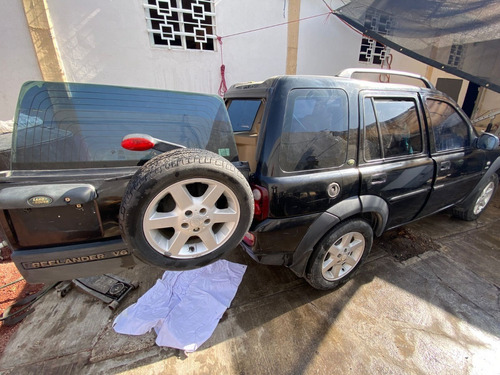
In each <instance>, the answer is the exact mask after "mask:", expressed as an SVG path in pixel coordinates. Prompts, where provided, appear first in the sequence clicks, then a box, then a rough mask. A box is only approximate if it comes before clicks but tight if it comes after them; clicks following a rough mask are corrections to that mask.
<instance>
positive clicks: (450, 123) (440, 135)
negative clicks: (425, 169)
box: [427, 99, 470, 151]
mask: <svg viewBox="0 0 500 375" xmlns="http://www.w3.org/2000/svg"><path fill="white" fill-rule="evenodd" d="M427 108H428V109H429V115H430V121H431V124H430V125H431V127H432V133H433V135H434V141H435V144H436V151H447V150H453V149H459V148H463V147H468V146H470V132H469V126H468V125H467V123H466V122H465V121H464V119H463V118H462V116H460V114H459V113H458V112H457V111H456V110H455V108H453V107H452V106H451V105H449V104H448V103H446V102H442V101H440V100H433V99H427Z"/></svg>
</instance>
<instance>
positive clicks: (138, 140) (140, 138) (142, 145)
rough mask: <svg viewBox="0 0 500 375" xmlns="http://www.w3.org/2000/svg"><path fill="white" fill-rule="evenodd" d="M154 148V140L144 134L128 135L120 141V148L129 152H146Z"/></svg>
mask: <svg viewBox="0 0 500 375" xmlns="http://www.w3.org/2000/svg"><path fill="white" fill-rule="evenodd" d="M154 146H155V140H154V138H153V137H151V136H148V135H145V134H128V135H126V136H125V137H124V138H123V141H122V147H123V148H124V149H126V150H130V151H146V150H150V149H152V148H153V147H154Z"/></svg>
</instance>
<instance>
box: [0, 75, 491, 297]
mask: <svg viewBox="0 0 500 375" xmlns="http://www.w3.org/2000/svg"><path fill="white" fill-rule="evenodd" d="M353 73H354V72H353V71H346V72H343V73H341V74H340V76H337V77H314V76H281V77H274V78H271V79H269V80H267V81H265V82H260V83H245V84H238V85H234V86H232V87H231V88H230V89H229V91H228V92H227V93H226V96H225V101H226V106H227V111H226V109H225V108H224V105H222V102H221V101H220V100H218V99H217V98H215V97H212V96H205V95H198V94H189V93H175V92H168V91H167V92H166V91H156V90H144V89H130V88H119V87H110V86H95V85H81V84H54V83H29V84H27V85H26V86H25V88H23V90H22V92H21V95H20V102H19V107H18V113H17V116H16V124H15V129H14V136H13V148H12V149H13V152H12V157H11V170H10V171H5V172H3V173H2V175H1V178H0V209H1V211H0V227H1V228H2V230H3V232H4V233H3V236H4V238H6V239H7V241H8V243H9V245H10V247H11V248H12V249H13V256H12V257H13V259H14V261H15V262H16V265H17V267H18V268H19V270H20V272H21V273H22V274H23V275H24V276H25V277H26V278H27V280H28V281H32V282H35V281H36V282H38V281H48V280H60V279H69V278H75V277H80V276H83V275H90V274H98V273H103V272H110V270H112V269H114V268H118V267H130V266H133V265H134V263H135V257H138V258H140V259H141V260H143V261H146V262H148V263H150V264H153V265H157V266H161V267H164V268H169V269H183V268H192V267H198V266H201V265H203V264H206V263H208V262H210V261H213V260H214V259H216V258H218V257H220V256H221V255H222V254H223V253H224V252H225V251H227V250H228V249H229V248H230V247H231V246H232V247H234V245H235V244H236V243H237V242H239V241H241V239H242V238H243V236H244V235H245V232H246V231H247V229H248V226H249V225H250V221H252V218H251V217H250V216H253V221H252V223H251V227H250V231H249V232H248V233H247V234H246V235H245V237H244V238H243V241H242V246H243V247H244V248H245V249H246V251H247V252H248V253H249V254H250V255H251V256H252V258H254V259H255V260H257V261H258V262H261V263H265V264H274V265H285V266H287V267H290V268H291V269H292V270H293V271H294V272H295V273H296V274H297V275H298V276H300V277H305V278H306V279H307V280H308V281H309V282H310V283H311V285H313V286H314V287H316V288H320V289H328V288H333V287H336V286H338V285H340V284H342V283H343V282H345V281H346V280H347V279H348V278H349V277H351V276H352V275H353V274H354V271H355V270H356V269H357V268H358V267H359V265H360V264H361V263H362V260H363V259H365V258H366V256H367V254H368V252H369V250H370V248H371V243H372V237H373V236H374V235H376V236H378V235H381V234H382V232H383V231H385V230H388V229H390V228H394V227H397V226H400V225H404V224H406V223H409V222H411V221H413V220H416V219H419V218H422V217H425V216H427V215H430V214H432V213H435V212H438V211H441V210H443V209H446V208H448V207H454V209H453V212H454V214H455V215H456V216H458V217H461V218H462V219H466V220H473V219H475V218H477V217H478V216H479V214H480V213H481V212H482V211H483V210H484V208H485V206H486V205H487V203H488V201H489V199H491V196H492V194H493V193H494V191H495V190H496V187H497V185H498V176H497V173H498V171H499V170H500V158H499V157H500V150H499V149H498V139H497V138H496V137H495V136H492V135H489V134H484V135H482V136H481V137H479V136H478V134H477V133H476V132H475V130H474V128H473V127H472V126H471V124H470V121H469V120H468V119H467V117H466V116H465V115H464V113H463V112H462V111H461V109H460V108H459V107H458V106H457V104H456V103H455V102H454V101H453V100H451V99H450V98H449V97H447V96H446V95H444V94H443V93H441V92H439V91H437V90H435V89H434V88H433V87H432V85H431V84H430V83H428V82H427V81H426V80H424V83H425V85H426V86H427V87H425V88H421V87H417V86H411V85H402V84H381V83H371V82H367V81H363V80H357V79H353V78H351V75H352V74H353ZM412 77H413V78H414V76H412ZM417 78H421V77H417ZM228 113H229V117H230V119H231V123H232V129H231V125H230V123H229V119H228ZM233 132H234V135H233ZM131 133H147V134H148V135H149V136H152V137H150V138H148V136H141V137H138V139H139V141H138V142H145V143H148V142H149V141H148V139H155V141H154V142H152V143H155V142H156V143H157V145H156V147H153V149H147V150H146V151H139V152H132V151H128V150H124V149H123V148H122V147H121V146H120V142H121V140H122V138H123V137H124V136H127V135H128V134H131ZM132 139H134V141H135V138H132ZM159 139H164V140H166V141H160V140H159ZM177 147H186V148H185V149H184V150H180V151H179V150H174V151H169V150H171V149H175V148H177ZM194 149H196V150H194ZM189 150H194V151H189ZM202 150H208V151H212V152H214V153H215V154H217V155H215V156H213V154H207V153H206V152H205V151H202ZM211 155H212V156H211ZM179 160H180V161H179ZM193 160H194V161H193ZM207 160H208V161H207ZM239 160H242V161H244V162H243V163H242V162H240V161H239ZM246 162H247V163H246ZM193 163H195V164H196V165H195V166H193V165H192V164H193ZM190 168H191V169H193V168H194V169H193V171H192V172H189V173H191V174H189V173H188V169H190ZM234 168H236V171H233V169H234ZM248 169H249V170H250V173H248V172H249V171H248ZM205 170H210V171H208V172H207V173H208V175H205ZM238 170H239V171H240V172H243V173H240V172H238ZM219 171H229V172H228V173H229V174H225V175H224V176H223V177H219V176H218V173H219ZM224 173H226V172H224ZM183 174H184V175H185V176H184V177H183ZM207 176H208V177H207ZM242 176H243V177H242ZM183 179H184V180H183ZM197 179H198V180H197ZM245 179H247V180H249V182H250V185H251V189H252V190H250V187H249V186H248V184H247V183H246V181H245ZM144 180H148V181H149V182H147V183H148V184H149V185H147V184H146V185H145V186H142V185H141V184H142V183H143V181H144ZM166 180H168V182H163V181H166ZM177 180H180V181H187V182H186V184H184V185H182V184H181V186H182V187H183V188H186V189H187V190H189V194H188V195H189V197H190V198H189V199H188V201H189V202H188V203H189V204H188V203H186V204H184V206H183V203H182V202H181V200H182V199H181V198H178V196H176V195H177V193H176V191H177V190H175V189H177V188H176V187H175V186H177V185H176V184H177ZM233 180H234V181H233ZM226 181H228V182H226ZM188 183H189V184H190V185H189V189H188V188H187V187H186V186H187V185H188ZM162 184H163V185H164V186H163V185H162ZM218 184H221V185H222V186H223V188H221V189H222V190H220V189H219V190H220V191H221V192H222V193H220V194H222V196H221V198H220V199H218V200H217V202H216V203H214V202H215V200H214V201H213V202H211V203H212V206H213V207H211V208H210V207H208V206H196V205H195V204H194V203H193V202H198V201H199V198H200V197H201V198H203V197H206V196H207V195H208V191H209V190H210V189H212V188H213V190H217V189H218V187H217V185H218ZM139 185H140V186H139ZM156 185H162V187H161V189H160V188H159V187H158V188H156V187H155V186H156ZM155 189H156V190H155ZM195 190H196V191H195ZM252 193H253V199H252ZM154 197H158V198H154ZM160 198H161V199H160ZM204 199H205V198H203V199H202V200H204ZM207 201H208V199H207ZM250 201H251V202H250ZM155 202H156V203H155ZM158 202H160V203H158ZM190 204H191V206H189V205H190ZM197 204H198V203H197ZM151 205H153V206H154V207H153V211H152V212H153V216H154V215H160V216H162V217H166V216H169V215H170V216H172V215H173V216H175V219H169V220H173V221H170V222H169V224H165V225H164V226H167V228H160V229H158V228H156V227H154V225H153V226H152V224H151V223H152V222H153V221H152V219H151V221H148V220H149V219H147V218H145V216H144V215H145V214H147V213H148V212H149V213H150V211H151V207H152V206H151ZM195 206H196V207H195ZM160 207H163V208H161V209H160ZM192 207H194V208H192ZM207 209H208V213H207ZM221 210H222V211H224V212H226V214H227V216H226V217H230V219H227V221H224V220H226V219H220V215H219V212H222V211H221ZM233 211H234V212H233ZM231 212H232V213H231ZM205 215H208V216H205ZM136 216H137V217H138V218H139V219H137V220H136V219H135V217H136ZM153 216H151V217H153ZM155 217H156V216H155ZM165 220H166V219H165ZM219 221H220V222H221V223H219ZM233 221H234V222H233ZM236 221H238V222H236ZM240 221H242V223H241V224H240V223H239V222H240ZM165 223H166V221H165ZM155 225H156V224H155ZM207 233H210V234H207ZM178 236H184V239H185V240H184V242H183V243H182V244H181V245H182V246H181V247H182V249H184V250H179V249H178V248H176V246H173V245H172V244H173V243H174V242H175V239H176V238H177V237H178ZM122 238H123V239H124V240H125V242H124V241H123V239H122ZM156 238H158V241H156ZM217 238H221V240H220V243H219V242H218V241H219V240H217ZM213 239H216V241H215V242H214V241H213ZM155 241H156V244H155V243H154V242H155ZM166 243H170V245H168V244H167V245H165V246H164V244H166ZM209 244H210V245H209ZM145 248H146V250H144V249H145ZM174 248H175V249H174ZM171 249H174V250H175V251H173V252H171V251H170V250H171ZM176 251H179V252H178V253H176ZM134 256H135V257H134ZM334 258H335V262H333V260H334ZM337 258H338V259H337ZM198 260H200V261H198Z"/></svg>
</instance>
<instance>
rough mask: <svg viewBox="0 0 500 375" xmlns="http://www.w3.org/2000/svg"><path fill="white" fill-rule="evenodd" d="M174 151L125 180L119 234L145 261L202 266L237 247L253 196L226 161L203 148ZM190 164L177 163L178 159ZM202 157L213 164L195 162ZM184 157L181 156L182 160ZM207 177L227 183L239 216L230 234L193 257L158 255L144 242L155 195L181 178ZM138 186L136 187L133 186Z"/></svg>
mask: <svg viewBox="0 0 500 375" xmlns="http://www.w3.org/2000/svg"><path fill="white" fill-rule="evenodd" d="M184 151H185V152H184V153H182V152H179V150H175V151H172V152H169V153H165V154H161V155H159V156H157V157H156V158H153V159H152V160H150V161H149V162H148V163H146V164H145V165H144V166H143V168H141V169H140V170H139V171H138V172H137V173H136V174H135V175H134V177H132V179H131V180H130V182H129V185H128V186H127V189H126V193H125V196H124V199H123V200H122V205H121V208H120V228H121V231H122V236H123V238H124V240H125V242H126V243H127V245H128V247H129V249H130V250H131V251H132V253H133V254H134V255H135V256H137V257H138V258H139V259H140V260H142V261H143V262H145V263H148V264H151V265H155V266H159V267H162V268H164V269H178V270H181V269H192V268H197V267H202V266H205V265H207V264H209V263H211V262H212V261H214V260H215V259H218V258H219V257H221V256H222V255H223V254H224V253H225V252H226V251H229V250H231V249H233V248H235V247H237V246H238V244H239V242H240V239H241V238H242V237H243V236H244V235H245V233H246V232H247V231H248V228H249V226H250V223H251V220H252V217H253V197H252V192H251V190H250V187H249V186H248V182H247V181H246V180H245V178H244V177H243V175H241V173H240V172H239V171H238V170H237V169H236V167H234V166H233V165H232V164H231V163H230V162H228V161H227V160H225V159H223V158H222V157H220V156H219V155H217V154H214V153H212V152H209V151H206V150H187V149H185V150H184ZM183 155H184V156H183ZM182 157H184V158H187V159H189V160H190V163H188V164H185V163H177V162H176V160H177V161H178V158H182ZM196 158H198V160H203V159H204V158H206V159H207V160H208V159H212V160H215V163H214V164H212V163H201V162H198V163H197V162H196V161H195V159H196ZM185 160H186V159H184V161H185ZM196 178H199V179H201V178H207V179H210V180H213V181H216V182H219V183H222V184H224V185H225V186H227V187H228V188H229V189H230V190H231V191H232V192H233V194H234V195H235V196H236V199H237V201H238V204H239V206H240V207H239V209H240V219H239V221H238V223H237V225H236V228H235V230H234V232H233V234H232V235H231V236H230V238H228V239H227V240H226V241H225V242H224V243H223V244H221V245H220V246H219V247H218V248H217V249H216V250H214V251H212V252H210V253H208V254H205V255H202V256H200V257H197V258H189V259H178V258H170V257H168V256H165V255H162V254H160V253H159V252H158V251H156V250H155V249H154V248H153V247H152V246H151V245H150V244H149V242H148V241H147V239H146V237H145V234H144V229H143V219H144V215H145V213H146V210H147V208H148V206H149V204H150V203H151V201H152V200H153V199H155V197H157V195H158V194H160V193H162V192H163V191H164V189H166V188H168V187H169V186H170V185H172V184H174V183H178V182H182V181H184V180H189V179H196ZM138 185H139V186H140V188H137V186H138Z"/></svg>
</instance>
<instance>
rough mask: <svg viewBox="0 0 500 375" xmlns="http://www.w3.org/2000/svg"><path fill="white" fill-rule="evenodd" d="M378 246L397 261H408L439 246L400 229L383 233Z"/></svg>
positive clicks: (405, 229)
mask: <svg viewBox="0 0 500 375" xmlns="http://www.w3.org/2000/svg"><path fill="white" fill-rule="evenodd" d="M377 243H378V246H379V247H381V248H382V249H383V250H384V251H386V252H387V253H389V254H390V255H391V256H392V257H394V258H395V259H397V260H399V261H401V262H402V261H405V260H408V259H410V258H412V257H414V256H417V255H420V254H423V253H425V252H427V251H430V250H438V249H439V246H438V245H437V244H436V243H435V242H434V241H433V240H432V239H431V238H429V237H425V236H422V234H421V233H419V235H415V234H414V233H413V232H412V231H411V230H410V229H408V228H405V227H402V228H398V229H395V230H391V231H388V232H385V233H384V234H383V235H382V236H381V237H380V238H379V239H378V240H377Z"/></svg>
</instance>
